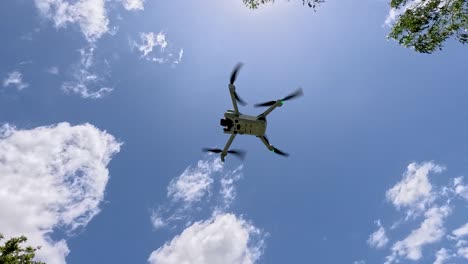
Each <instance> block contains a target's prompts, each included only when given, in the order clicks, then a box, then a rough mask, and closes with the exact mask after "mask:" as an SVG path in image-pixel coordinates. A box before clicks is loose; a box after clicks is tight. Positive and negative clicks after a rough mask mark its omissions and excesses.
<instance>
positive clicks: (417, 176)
mask: <svg viewBox="0 0 468 264" xmlns="http://www.w3.org/2000/svg"><path fill="white" fill-rule="evenodd" d="M443 170H444V168H443V167H441V166H439V165H436V164H434V163H432V162H426V163H422V164H417V163H411V164H409V165H408V167H407V171H406V172H405V174H404V175H403V179H402V180H401V181H400V182H398V183H397V184H395V186H393V187H392V188H391V189H390V190H388V191H387V193H386V196H387V199H388V200H389V201H391V202H392V203H393V205H394V206H395V207H397V208H398V209H400V208H405V209H407V216H413V215H415V214H418V213H421V212H423V211H424V210H425V209H426V206H427V205H428V204H430V203H431V202H432V201H433V200H434V195H435V194H433V193H432V185H431V183H430V182H429V179H428V175H429V173H431V172H432V173H440V172H442V171H443Z"/></svg>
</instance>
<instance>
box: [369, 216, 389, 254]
mask: <svg viewBox="0 0 468 264" xmlns="http://www.w3.org/2000/svg"><path fill="white" fill-rule="evenodd" d="M376 224H377V227H378V229H377V230H376V231H375V232H374V233H372V234H371V235H370V236H369V239H368V240H367V243H368V244H369V245H370V246H371V247H375V248H383V247H384V246H385V245H387V243H388V238H387V235H386V234H385V228H384V227H383V226H382V224H381V223H380V220H377V221H376Z"/></svg>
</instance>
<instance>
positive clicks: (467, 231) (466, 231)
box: [452, 223, 468, 237]
mask: <svg viewBox="0 0 468 264" xmlns="http://www.w3.org/2000/svg"><path fill="white" fill-rule="evenodd" d="M452 234H454V235H455V236H457V237H464V236H466V235H468V223H466V224H464V225H463V226H461V227H459V228H457V229H455V230H453V231H452Z"/></svg>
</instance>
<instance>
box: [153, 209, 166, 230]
mask: <svg viewBox="0 0 468 264" xmlns="http://www.w3.org/2000/svg"><path fill="white" fill-rule="evenodd" d="M151 224H152V225H153V227H154V229H160V228H163V227H165V226H167V223H166V221H164V219H163V218H162V217H160V216H159V215H158V213H157V212H152V213H151Z"/></svg>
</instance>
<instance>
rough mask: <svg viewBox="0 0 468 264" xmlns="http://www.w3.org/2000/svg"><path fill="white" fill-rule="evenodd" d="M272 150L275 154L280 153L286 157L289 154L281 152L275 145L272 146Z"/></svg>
mask: <svg viewBox="0 0 468 264" xmlns="http://www.w3.org/2000/svg"><path fill="white" fill-rule="evenodd" d="M273 152H274V153H276V154H278V155H281V156H285V157H288V156H289V154H288V153H285V152H283V151H281V150H279V149H277V148H275V147H273Z"/></svg>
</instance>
